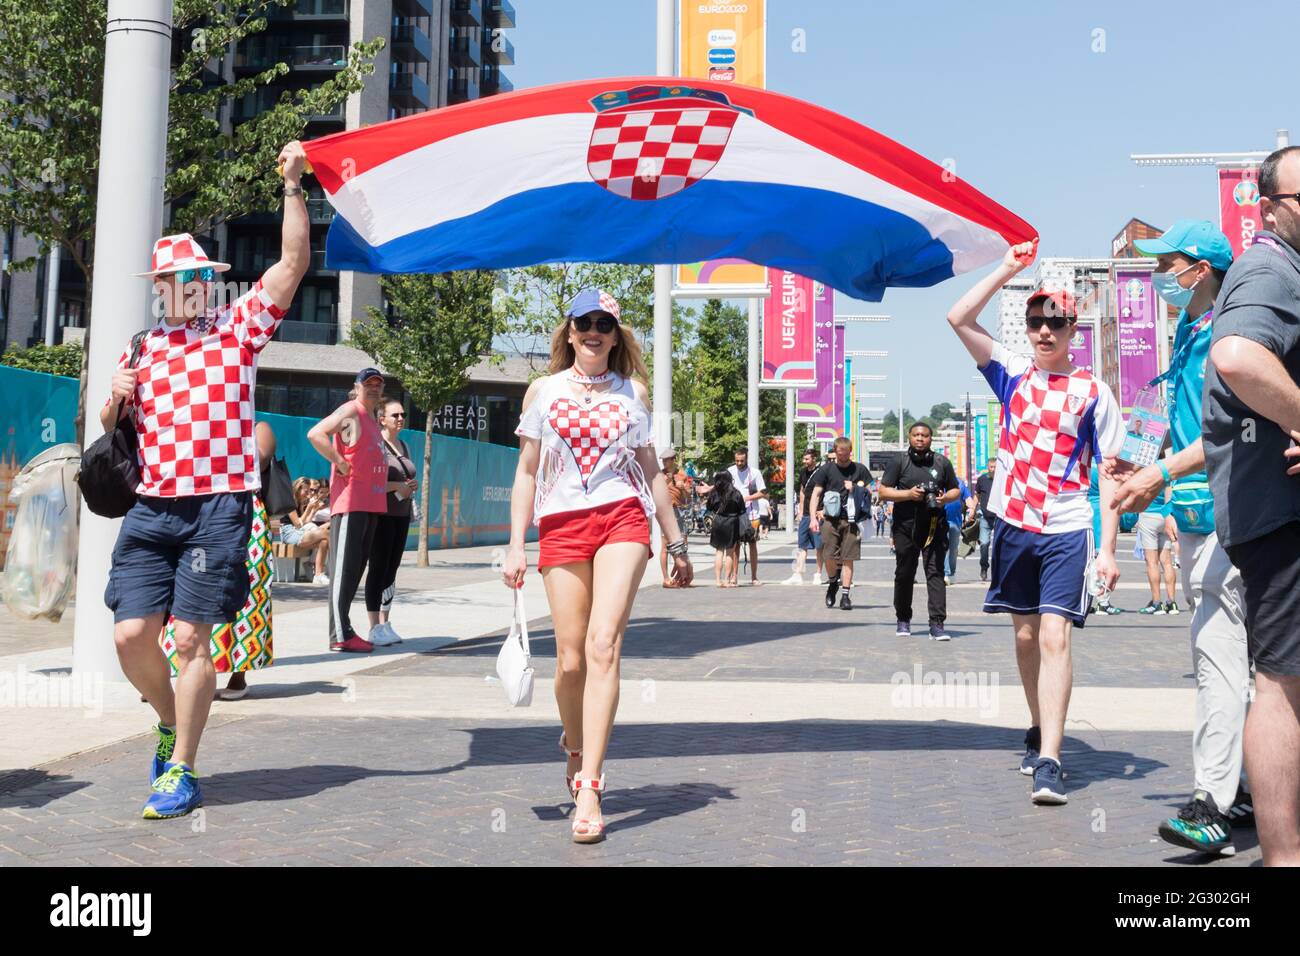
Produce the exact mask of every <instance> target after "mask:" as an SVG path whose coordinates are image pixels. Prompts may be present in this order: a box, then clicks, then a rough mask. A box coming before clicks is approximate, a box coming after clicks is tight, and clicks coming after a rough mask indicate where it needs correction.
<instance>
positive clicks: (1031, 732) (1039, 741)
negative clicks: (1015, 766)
mask: <svg viewBox="0 0 1300 956" xmlns="http://www.w3.org/2000/svg"><path fill="white" fill-rule="evenodd" d="M1042 749H1043V732H1042V731H1041V730H1039V729H1038V728H1037V727H1030V728H1029V729H1028V730H1026V731H1025V755H1024V756H1023V757H1021V758H1020V772H1021V773H1023V774H1024V775H1025V776H1026V777H1032V776H1033V775H1034V764H1036V763H1038V751H1040V750H1042Z"/></svg>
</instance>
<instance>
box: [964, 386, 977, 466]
mask: <svg viewBox="0 0 1300 956" xmlns="http://www.w3.org/2000/svg"><path fill="white" fill-rule="evenodd" d="M974 443H975V429H974V428H973V427H972V426H971V420H970V392H967V393H966V480H967V481H968V482H969V481H974V480H975V472H974V471H973V470H972V468H973V466H974V461H975V453H974V450H973V449H972V448H971V446H972V445H973V444H974Z"/></svg>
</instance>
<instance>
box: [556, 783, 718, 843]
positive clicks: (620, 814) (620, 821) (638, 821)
mask: <svg viewBox="0 0 1300 956" xmlns="http://www.w3.org/2000/svg"><path fill="white" fill-rule="evenodd" d="M735 799H737V797H736V794H735V791H733V790H731V789H730V788H728V787H719V786H717V785H716V784H711V783H699V782H696V781H691V782H687V783H679V784H675V785H667V784H662V783H651V784H646V785H645V786H644V787H633V788H631V789H628V790H617V789H614V790H610V792H609V796H608V797H606V798H605V801H604V803H602V804H601V814H602V816H604V818H605V822H606V824H607V827H606V832H608V833H613V832H615V831H617V830H631V829H634V828H636V827H642V826H645V825H646V824H649V823H655V822H657V821H659V820H663V819H665V818H667V817H678V816H681V815H682V814H684V813H690V812H691V811H693V810H700V809H703V808H704V807H707V806H709V805H710V804H714V803H717V802H718V801H719V800H735ZM572 810H573V803H572V801H569V802H567V803H563V804H558V805H555V806H537V807H533V813H534V814H535V815H536V816H537V819H539V820H542V821H543V822H552V823H553V822H556V821H560V820H566V819H568V818H569V815H570V814H571V812H572ZM625 814H632V815H631V816H625Z"/></svg>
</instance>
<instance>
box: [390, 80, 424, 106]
mask: <svg viewBox="0 0 1300 956" xmlns="http://www.w3.org/2000/svg"><path fill="white" fill-rule="evenodd" d="M388 89H389V91H390V93H391V95H392V98H393V99H394V100H395V101H396V102H397V104H398V105H399V106H401V107H406V108H408V109H409V108H414V107H423V108H425V109H428V107H429V84H428V83H426V82H425V81H424V80H422V79H421V78H420V77H419V76H417V75H416V74H414V73H393V74H390V76H389V78H388Z"/></svg>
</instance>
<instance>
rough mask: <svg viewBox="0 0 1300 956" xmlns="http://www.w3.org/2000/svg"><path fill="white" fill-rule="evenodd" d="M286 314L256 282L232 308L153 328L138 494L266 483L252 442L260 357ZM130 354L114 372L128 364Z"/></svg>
mask: <svg viewBox="0 0 1300 956" xmlns="http://www.w3.org/2000/svg"><path fill="white" fill-rule="evenodd" d="M283 316H284V312H283V311H282V310H281V309H278V308H276V306H275V303H274V302H273V301H271V297H270V295H269V294H267V292H266V290H265V289H263V288H262V283H261V282H260V281H259V282H258V283H257V284H256V285H255V286H253V288H252V289H251V290H250V291H249V292H248V293H246V294H245V295H243V296H241V297H240V298H238V299H236V300H235V302H234V303H232V304H231V305H230V306H229V307H227V308H225V309H223V310H221V311H218V312H213V313H209V314H208V315H205V316H202V317H200V318H198V319H190V320H189V321H188V322H186V323H185V324H184V325H181V326H169V325H167V324H166V321H165V320H159V322H158V324H157V325H155V326H154V327H153V328H152V329H150V330H149V334H148V335H147V336H145V339H144V342H143V343H142V345H141V349H140V358H139V360H138V361H137V362H136V368H137V369H138V370H139V375H138V377H137V378H136V387H135V395H134V397H133V398H132V401H131V405H130V408H131V414H132V421H133V422H134V423H135V428H136V432H137V433H138V434H139V436H140V445H139V451H138V452H137V453H136V459H137V462H138V464H139V466H140V484H139V485H138V486H137V487H136V492H137V493H139V494H141V495H146V496H148V497H151V498H184V497H188V496H190V495H208V494H214V493H216V492H226V491H254V490H256V489H258V488H260V487H261V476H260V474H259V471H258V461H257V442H256V440H255V439H254V437H253V426H254V421H253V386H254V383H255V381H256V378H257V356H258V353H260V352H261V351H262V349H263V348H264V347H265V346H266V343H267V342H269V341H270V340H271V336H272V335H274V334H275V330H276V327H277V326H278V325H279V324H280V319H281V318H283ZM129 357H130V355H129V353H128V352H123V353H122V357H121V359H119V360H118V363H117V367H118V368H125V367H126V363H127V359H128V358H129Z"/></svg>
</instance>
